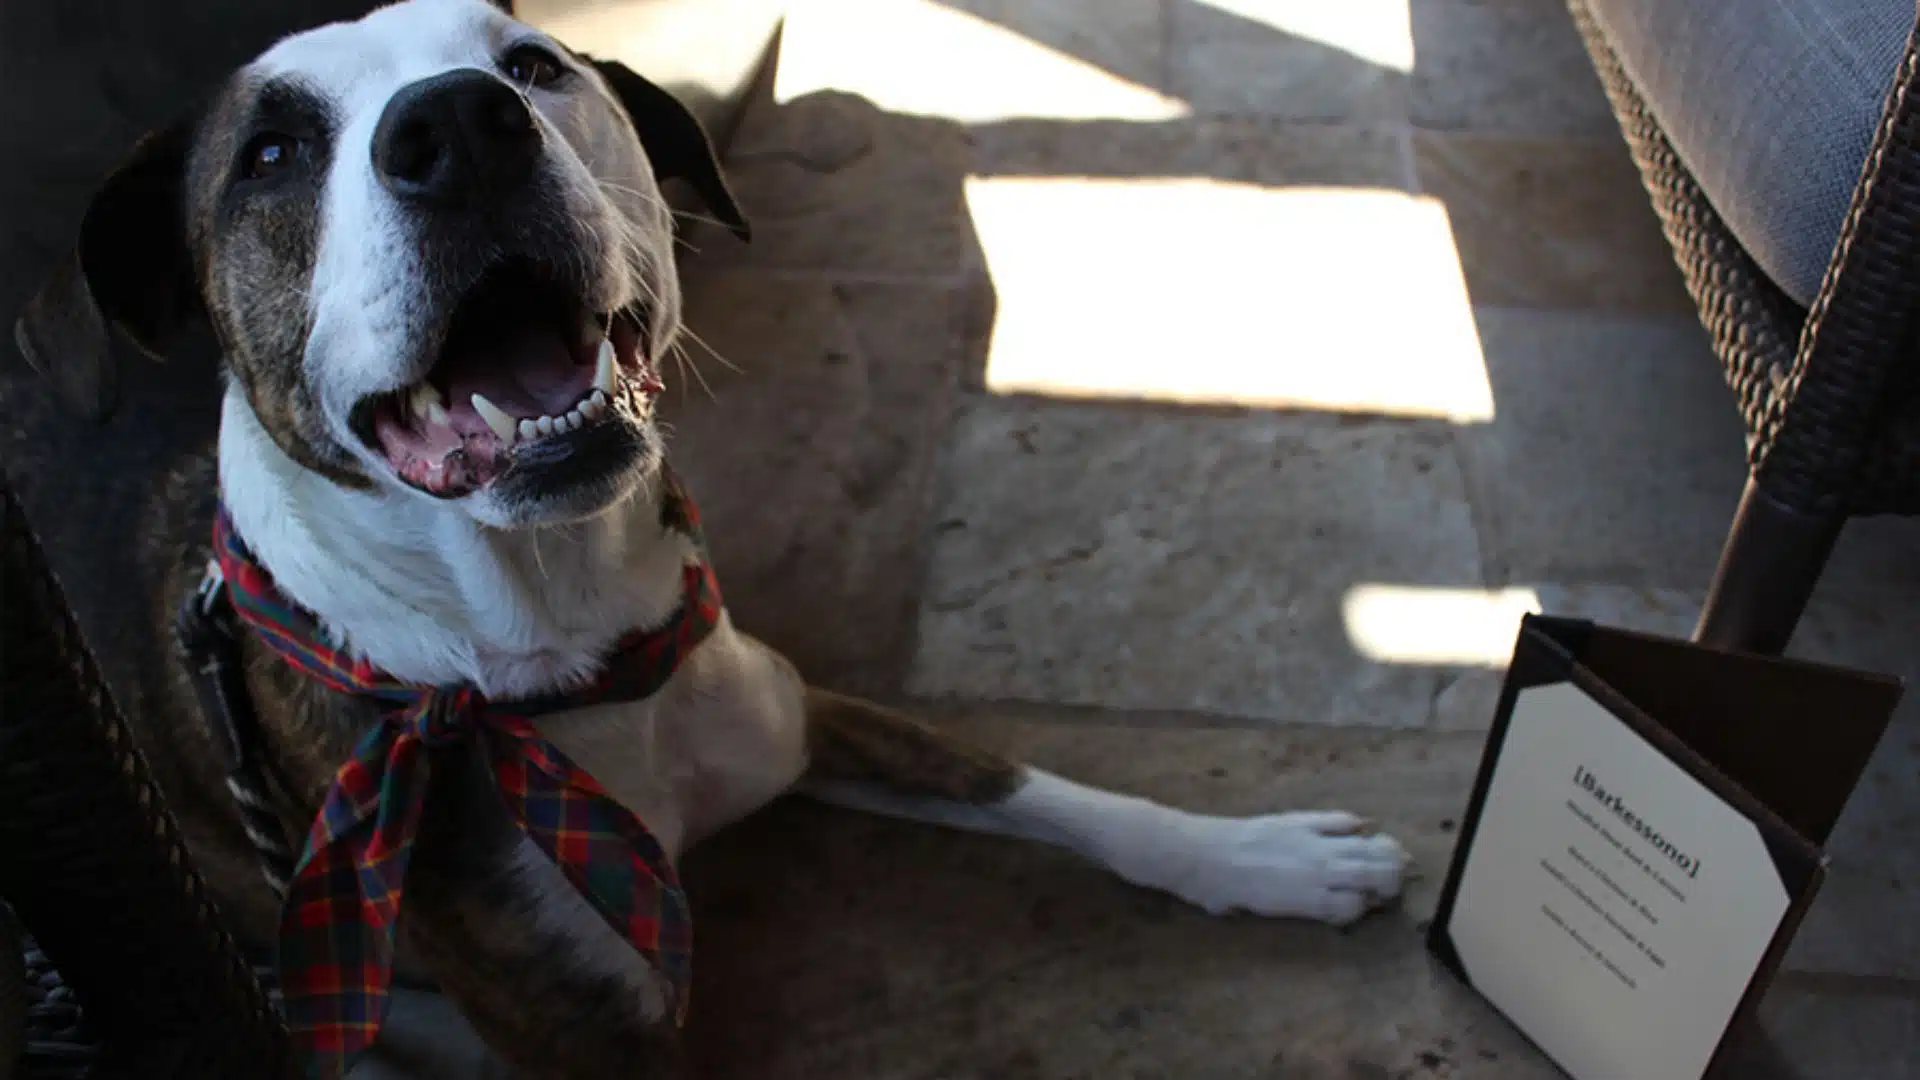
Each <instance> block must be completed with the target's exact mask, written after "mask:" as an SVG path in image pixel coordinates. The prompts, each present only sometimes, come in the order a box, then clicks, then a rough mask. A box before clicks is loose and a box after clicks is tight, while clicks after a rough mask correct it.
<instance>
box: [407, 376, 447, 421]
mask: <svg viewBox="0 0 1920 1080" xmlns="http://www.w3.org/2000/svg"><path fill="white" fill-rule="evenodd" d="M407 400H408V404H410V405H411V406H412V407H413V412H414V415H416V416H426V417H431V416H432V415H433V412H432V409H433V407H434V406H436V405H439V404H440V391H439V390H438V389H436V388H435V387H434V385H433V384H432V383H429V382H423V383H420V384H419V385H417V386H415V387H414V388H413V393H411V394H409V395H408V396H407Z"/></svg>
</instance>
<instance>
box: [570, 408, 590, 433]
mask: <svg viewBox="0 0 1920 1080" xmlns="http://www.w3.org/2000/svg"><path fill="white" fill-rule="evenodd" d="M566 421H567V430H568V431H579V430H580V429H581V428H583V427H586V426H587V418H586V415H585V414H584V413H582V412H581V411H580V410H579V409H575V410H573V411H572V412H570V413H568V414H567V415H566Z"/></svg>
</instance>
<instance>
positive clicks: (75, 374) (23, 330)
mask: <svg viewBox="0 0 1920 1080" xmlns="http://www.w3.org/2000/svg"><path fill="white" fill-rule="evenodd" d="M190 130H191V125H190V123H189V122H188V121H185V120H183V121H180V122H179V123H176V124H174V125H172V126H169V127H165V128H162V129H160V130H158V131H155V132H152V133H151V134H149V135H147V136H146V137H145V138H143V139H141V140H140V141H139V142H138V143H137V144H135V146H134V148H133V151H132V153H131V154H130V155H129V156H128V157H127V159H126V160H125V161H124V162H122V163H121V165H120V167H119V168H118V169H116V170H114V172H113V174H112V175H111V176H109V177H108V178H107V180H106V182H105V183H104V184H102V185H101V186H100V188H99V190H98V191H96V192H95V193H94V196H93V202H92V203H91V204H89V205H88V207H87V213H86V217H85V218H83V219H82V220H81V223H80V238H79V240H78V241H77V242H76V243H75V244H74V248H73V251H72V252H70V253H69V254H68V255H66V256H65V257H64V258H62V259H61V260H60V263H59V264H58V265H57V266H55V267H54V269H53V271H52V273H50V274H49V275H48V277H47V280H46V281H45V282H44V283H42V285H41V286H40V290H39V292H37V293H36V294H35V295H34V297H33V299H32V300H30V301H28V302H27V306H26V308H25V310H24V311H22V312H21V314H20V318H19V320H18V321H17V322H15V323H14V327H13V339H14V342H15V343H16V344H17V345H19V347H20V353H21V355H22V356H24V357H25V358H26V361H27V363H29V364H31V365H33V367H34V369H35V370H37V371H39V372H40V374H42V375H43V376H45V377H46V378H48V379H49V380H51V381H52V383H53V385H54V387H55V389H56V390H58V391H59V393H60V395H61V396H62V397H63V398H64V399H65V400H66V402H67V404H68V405H69V406H70V407H72V408H73V409H75V410H76V411H78V412H79V413H80V414H81V415H82V416H85V417H87V418H88V419H92V420H104V419H106V417H107V416H108V415H109V414H111V413H112V411H113V407H114V404H115V399H116V395H117V391H118V387H119V378H118V372H117V370H116V368H115V366H114V361H113V350H112V343H111V341H110V340H109V337H110V335H109V333H108V329H107V328H108V326H109V325H114V326H118V327H120V328H121V330H122V331H123V332H125V333H126V335H127V336H128V337H129V338H131V339H132V340H133V342H134V343H135V344H136V345H138V346H139V347H140V348H141V349H142V350H144V351H146V352H147V353H148V354H150V355H152V356H155V357H159V356H162V355H164V354H165V352H166V350H167V348H168V346H169V345H171V344H172V343H173V341H174V340H175V338H176V336H177V335H178V333H179V331H181V330H182V329H183V328H184V327H185V326H186V325H187V324H189V323H190V322H191V321H192V320H193V319H195V318H196V317H197V316H198V315H199V313H200V310H201V304H200V296H199V291H198V290H197V288H196V287H195V285H194V278H193V266H192V260H191V257H190V256H189V255H188V252H187V238H186V224H185V219H186V206H185V194H184V187H185V174H186V164H187V144H188V140H189V138H190V135H189V132H190Z"/></svg>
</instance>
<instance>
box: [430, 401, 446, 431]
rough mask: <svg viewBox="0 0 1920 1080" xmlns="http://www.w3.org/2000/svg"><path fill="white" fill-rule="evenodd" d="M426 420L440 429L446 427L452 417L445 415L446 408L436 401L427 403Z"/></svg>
mask: <svg viewBox="0 0 1920 1080" xmlns="http://www.w3.org/2000/svg"><path fill="white" fill-rule="evenodd" d="M427 419H428V420H430V421H432V422H433V423H435V424H438V425H440V426H441V427H446V426H447V424H448V422H449V421H450V420H452V417H450V416H448V415H447V407H446V406H445V405H442V404H440V403H439V402H438V401H429V402H427Z"/></svg>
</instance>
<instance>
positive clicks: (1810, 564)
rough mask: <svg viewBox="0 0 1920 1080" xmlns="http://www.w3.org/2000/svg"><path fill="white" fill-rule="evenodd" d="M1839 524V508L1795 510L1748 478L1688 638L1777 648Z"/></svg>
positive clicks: (1808, 594) (1773, 651)
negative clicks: (1827, 512) (1702, 607)
mask: <svg viewBox="0 0 1920 1080" xmlns="http://www.w3.org/2000/svg"><path fill="white" fill-rule="evenodd" d="M1845 523H1846V518H1845V517H1844V516H1842V515H1840V514H1833V515H1819V514H1808V513H1805V512H1803V511H1799V510H1795V509H1793V508H1792V507H1789V506H1787V505H1786V504H1784V503H1782V502H1780V501H1779V500H1777V499H1775V498H1774V497H1773V496H1771V495H1768V494H1767V493H1766V492H1765V491H1763V490H1762V489H1761V488H1760V485H1758V484H1756V483H1754V482H1753V481H1752V480H1751V479H1749V480H1748V481H1747V490H1746V493H1745V494H1743V495H1742V496H1741V497H1740V509H1739V512H1738V513H1736V514H1735V515H1734V518H1733V528H1732V529H1731V530H1729V531H1728V533H1727V543H1726V547H1725V548H1723V549H1722V550H1721V552H1720V568H1719V569H1718V570H1717V571H1715V573H1714V576H1713V589H1712V590H1711V591H1710V592H1708V593H1707V606H1706V610H1705V611H1703V612H1701V614H1700V625H1699V626H1698V627H1697V628H1695V630H1694V632H1693V640H1694V641H1695V642H1696V643H1698V644H1701V645H1706V646H1710V647H1712V648H1716V649H1726V650H1730V651H1734V652H1746V653H1757V654H1761V655H1765V656H1778V655H1780V654H1781V653H1784V652H1785V651H1786V649H1787V643H1788V642H1789V641H1791V640H1793V631H1794V627H1795V626H1797V625H1798V624H1799V622H1800V616H1801V614H1802V613H1803V612H1805V611H1806V609H1807V601H1808V600H1809V599H1811V598H1812V596H1813V589H1814V586H1815V585H1817V584H1819V582H1820V574H1821V572H1822V571H1823V570H1825V569H1826V565H1827V557H1828V556H1829V555H1831V554H1832V553H1833V545H1834V543H1835V542H1836V541H1838V540H1839V539H1840V529H1841V526H1843V525H1844V524H1845Z"/></svg>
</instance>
